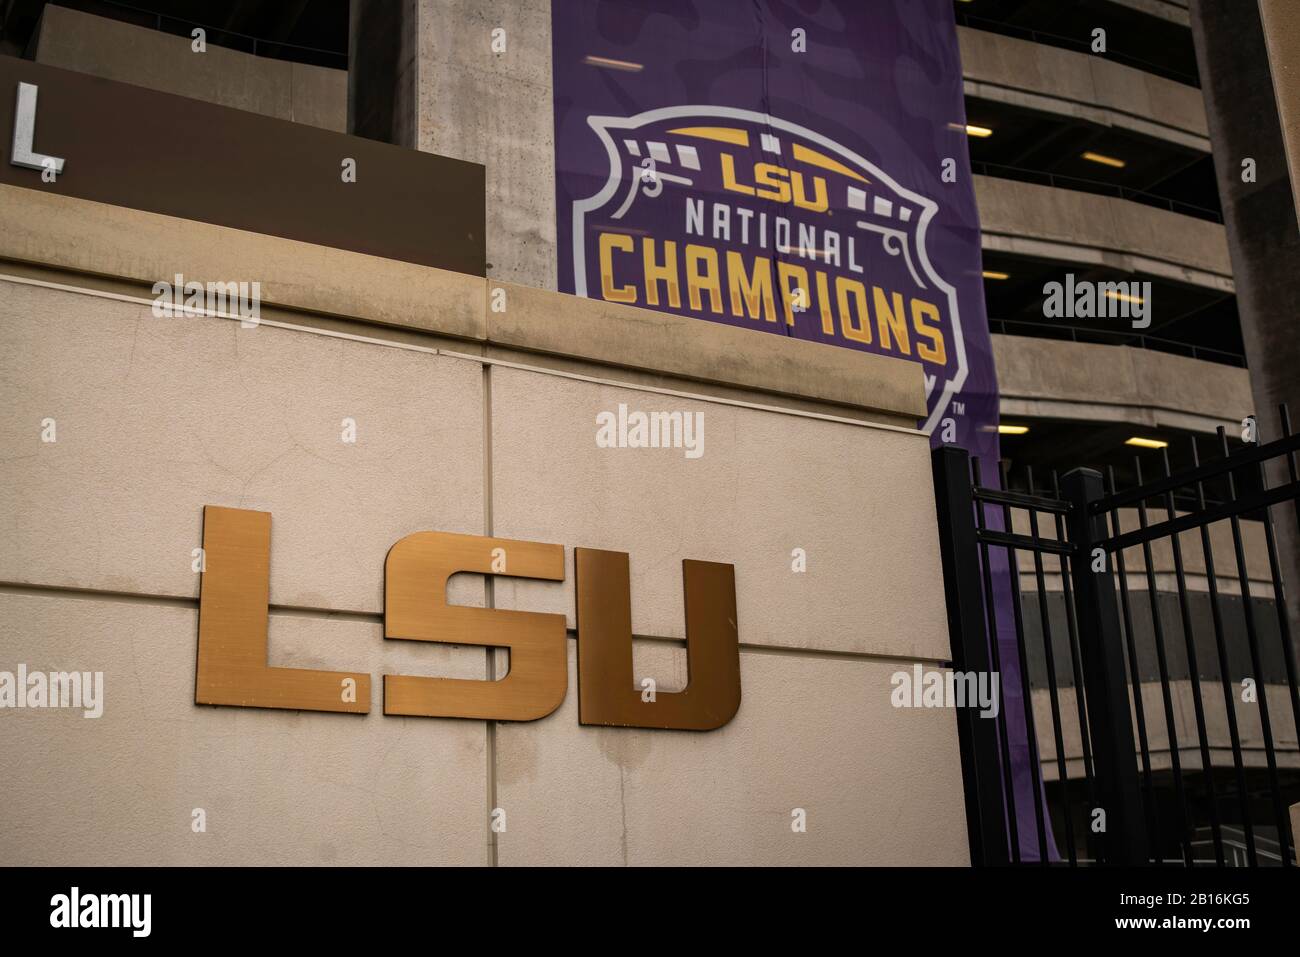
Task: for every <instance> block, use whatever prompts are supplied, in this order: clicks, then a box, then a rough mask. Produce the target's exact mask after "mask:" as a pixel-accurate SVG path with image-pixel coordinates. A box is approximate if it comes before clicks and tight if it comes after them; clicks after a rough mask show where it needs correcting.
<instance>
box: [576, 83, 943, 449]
mask: <svg viewBox="0 0 1300 957" xmlns="http://www.w3.org/2000/svg"><path fill="white" fill-rule="evenodd" d="M588 124H589V125H590V126H591V127H592V129H593V130H595V132H596V133H597V135H598V136H599V137H600V140H601V142H602V143H603V145H604V147H605V149H606V151H607V153H608V156H609V173H608V179H607V180H606V182H605V183H604V185H603V187H602V188H600V189H599V191H598V192H597V193H596V194H595V195H593V196H590V197H588V198H586V199H580V200H577V201H576V202H574V204H573V218H572V224H573V235H572V237H570V238H569V240H570V241H571V242H572V244H573V246H572V254H573V289H574V292H575V293H576V294H577V295H580V296H592V297H597V298H601V299H605V300H608V301H610V302H621V303H628V304H630V305H639V306H646V307H649V308H653V309H661V310H664V311H667V312H675V313H682V314H685V315H691V316H695V317H697V318H701V319H709V320H712V321H715V322H725V323H728V324H730V325H736V326H749V327H753V328H761V329H765V330H767V331H770V332H777V333H781V334H784V335H789V336H794V337H796V338H800V339H809V340H813V341H820V342H827V343H831V344H834V345H839V346H850V347H853V348H858V349H863V350H865V351H869V352H876V353H881V354H885V355H892V356H899V357H902V358H908V359H911V360H913V361H918V362H921V363H923V364H924V366H925V383H926V394H927V398H928V400H929V409H930V415H929V418H928V420H927V421H926V423H925V426H924V428H925V431H927V432H931V431H933V429H934V427H935V424H936V423H937V422H939V421H940V419H941V418H942V417H943V415H944V412H945V410H946V409H947V407H948V404H949V402H950V400H951V399H952V397H953V395H955V394H956V393H957V392H958V391H959V390H960V389H961V388H962V385H963V383H964V382H965V380H966V373H967V361H966V350H965V346H964V343H963V339H962V329H961V320H960V318H959V316H958V309H957V295H956V292H955V290H954V289H953V287H952V286H951V285H949V284H948V283H947V282H945V281H944V280H943V278H942V277H941V276H940V275H939V274H938V273H937V272H936V271H935V269H934V267H933V265H932V264H931V261H930V256H929V253H928V251H927V248H926V230H927V227H928V226H929V224H930V222H931V220H932V219H933V218H934V216H935V214H936V213H937V212H938V210H939V204H938V203H937V202H936V201H935V200H933V199H930V198H927V197H925V196H921V195H918V194H917V193H914V192H912V191H910V190H908V189H904V188H903V187H902V186H900V185H899V184H898V183H897V182H896V181H895V180H893V179H891V178H890V176H889V175H888V174H887V172H886V171H885V170H882V169H880V168H879V167H877V166H875V165H874V164H872V163H871V162H869V161H868V160H867V159H865V158H864V157H862V156H860V155H858V154H857V153H855V152H853V151H852V150H849V149H846V148H845V147H843V146H841V145H840V144H838V143H836V142H834V141H833V140H831V139H829V138H827V137H824V136H821V135H819V134H818V133H815V132H813V131H812V130H809V129H807V128H805V127H802V126H798V125H796V124H794V123H788V122H786V121H784V120H780V119H777V118H776V117H773V116H769V115H767V114H764V113H756V112H753V111H751V110H741V109H732V108H728V107H712V106H680V107H668V108H664V109H658V110H650V111H648V112H645V113H640V114H637V115H636V116H631V117H612V116H592V117H589V118H588ZM564 241H565V237H561V242H564Z"/></svg>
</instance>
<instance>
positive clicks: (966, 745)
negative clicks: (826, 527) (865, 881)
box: [931, 446, 1008, 866]
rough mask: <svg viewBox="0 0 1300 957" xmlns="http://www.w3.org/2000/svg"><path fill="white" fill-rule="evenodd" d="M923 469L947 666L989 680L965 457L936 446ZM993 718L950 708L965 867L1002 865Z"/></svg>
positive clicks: (1002, 809) (1004, 846) (1004, 851)
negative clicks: (939, 568)
mask: <svg viewBox="0 0 1300 957" xmlns="http://www.w3.org/2000/svg"><path fill="white" fill-rule="evenodd" d="M931 464H932V466H933V469H934V494H935V509H936V512H937V517H938V523H939V551H940V554H941V556H942V561H943V582H944V594H945V596H946V598H947V607H948V634H949V636H950V638H951V644H952V666H953V668H954V669H955V670H957V671H965V672H973V673H975V674H990V673H991V671H992V667H991V665H990V662H989V646H988V642H989V636H988V635H987V633H986V630H985V624H984V623H985V617H984V599H983V591H982V588H981V581H980V560H979V547H978V544H977V542H976V538H975V515H974V497H973V494H972V489H971V479H970V457H969V455H968V454H967V453H966V450H965V449H958V448H953V447H950V446H941V447H940V448H937V449H935V450H934V451H933V452H932V453H931ZM999 720H1000V718H991V719H986V718H981V717H980V715H979V709H978V708H973V707H965V708H959V709H957V737H958V742H959V744H960V746H961V770H962V782H963V784H964V787H965V792H966V832H967V834H968V835H969V838H970V859H971V864H973V865H985V866H992V865H999V864H1006V863H1007V862H1008V856H1007V855H1008V843H1007V818H1006V804H1005V802H1004V797H1003V793H1002V775H1001V767H1002V766H1001V763H1000V762H1001V755H1000V754H999V752H998V736H997V723H998V721H999Z"/></svg>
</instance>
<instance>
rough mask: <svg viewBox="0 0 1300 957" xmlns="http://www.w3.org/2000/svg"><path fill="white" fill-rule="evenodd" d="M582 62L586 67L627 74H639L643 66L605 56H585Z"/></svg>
mask: <svg viewBox="0 0 1300 957" xmlns="http://www.w3.org/2000/svg"><path fill="white" fill-rule="evenodd" d="M582 62H583V63H585V64H587V65H588V66H603V67H607V68H608V69H611V70H625V71H626V72H628V73H640V72H641V71H642V70H643V69H645V66H644V65H643V64H640V63H630V62H628V61H627V60H613V59H610V58H609V57H607V56H585V57H583V58H582Z"/></svg>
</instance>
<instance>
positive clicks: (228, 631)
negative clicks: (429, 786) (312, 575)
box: [194, 505, 370, 714]
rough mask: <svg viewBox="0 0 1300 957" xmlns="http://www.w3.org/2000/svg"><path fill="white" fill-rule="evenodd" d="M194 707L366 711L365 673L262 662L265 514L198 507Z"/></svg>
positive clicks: (267, 559) (267, 556) (267, 545)
mask: <svg viewBox="0 0 1300 957" xmlns="http://www.w3.org/2000/svg"><path fill="white" fill-rule="evenodd" d="M203 562H204V565H203V572H202V576H201V578H200V584H199V659H198V668H197V670H196V673H195V682H194V701H195V703H196V704H225V705H237V706H241V707H245V708H288V709H292V710H302V711H343V712H347V713H350V714H367V713H369V711H370V675H366V674H354V673H349V672H341V671H312V670H309V669H307V668H272V667H270V666H268V665H267V663H266V661H267V620H268V612H267V605H268V602H269V600H270V591H271V513H270V512H254V511H250V510H248V509H242V508H221V507H219V506H216V505H208V506H205V507H204V509H203Z"/></svg>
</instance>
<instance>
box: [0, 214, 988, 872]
mask: <svg viewBox="0 0 1300 957" xmlns="http://www.w3.org/2000/svg"><path fill="white" fill-rule="evenodd" d="M0 199H3V203H0V441H2V442H3V447H4V448H5V449H6V455H5V456H4V458H3V460H2V461H0V539H2V540H3V541H4V542H5V547H4V548H3V549H0V670H9V671H15V670H16V669H17V666H18V664H19V663H23V664H26V665H27V666H28V667H29V668H30V669H33V670H37V669H39V670H47V671H48V670H68V669H77V670H83V671H84V670H89V671H103V672H104V674H105V681H106V695H105V707H104V714H103V716H102V717H101V718H98V719H95V720H87V719H85V718H83V717H82V716H81V714H80V713H79V712H76V713H73V712H68V711H53V710H46V711H40V710H25V709H24V710H21V711H20V710H9V709H4V710H0V762H3V763H4V764H5V766H6V767H7V768H8V769H9V772H8V775H7V781H8V782H9V783H8V784H7V786H6V813H4V814H2V815H0V862H3V863H6V864H31V863H39V864H109V863H128V864H143V863H158V862H162V863H186V864H207V863H212V864H235V863H244V864H249V863H336V864H367V863H403V864H417V863H419V864H488V863H494V862H495V863H499V864H529V863H581V864H621V863H630V864H648V863H714V864H717V863H753V864H811V863H821V864H851V863H859V864H917V863H924V864H964V863H966V861H967V845H966V837H965V815H964V809H963V798H962V786H961V770H960V759H959V755H958V749H957V737H956V725H955V720H954V716H953V713H952V712H951V711H943V710H924V709H917V710H900V709H895V708H893V707H891V706H890V703H889V693H890V691H891V690H892V689H891V685H890V681H889V679H890V676H891V674H892V673H893V672H894V671H896V670H899V669H906V668H910V667H911V665H912V663H913V662H920V663H922V664H924V665H925V666H927V667H940V666H941V664H942V662H943V661H944V660H945V659H946V658H947V657H948V655H949V653H950V652H949V646H948V640H947V634H946V622H945V618H944V605H943V589H942V580H941V573H940V569H939V559H938V551H937V542H936V538H935V530H934V514H933V501H932V488H931V480H930V474H929V455H928V441H927V439H926V438H925V436H923V435H921V434H920V433H918V432H916V431H915V430H914V429H912V428H910V427H908V426H907V425H906V424H905V423H906V422H907V421H908V420H909V418H910V419H911V420H912V421H914V420H915V417H916V414H917V409H918V408H919V407H920V405H921V402H922V400H921V383H920V380H919V377H918V376H915V375H914V374H913V373H914V372H915V368H916V367H915V366H913V365H911V364H909V363H905V362H894V361H890V360H878V361H876V360H873V361H871V362H868V363H867V364H866V365H862V366H859V367H858V368H859V371H860V372H861V373H863V374H861V375H860V376H859V378H858V379H857V380H854V379H852V377H850V376H849V375H847V372H846V370H845V369H844V368H842V367H841V366H840V365H839V364H838V363H840V362H842V361H844V360H845V355H844V353H843V350H836V349H832V348H829V347H822V346H812V345H810V344H806V343H802V344H801V343H791V342H788V341H787V340H785V339H784V338H782V337H777V336H764V335H759V334H751V335H748V337H747V339H745V340H744V341H745V342H747V343H749V344H750V346H751V347H752V349H751V351H750V353H749V361H748V363H747V364H746V365H745V366H744V367H743V368H739V367H737V365H736V364H735V363H734V356H731V355H729V354H728V346H729V344H730V343H729V341H728V340H725V339H719V340H717V341H714V340H711V339H710V338H709V337H707V336H705V337H702V338H701V339H700V348H699V349H698V350H695V351H690V350H684V348H683V339H682V337H681V334H680V328H679V327H678V326H677V325H676V324H677V323H690V322H691V320H685V319H677V318H676V317H671V316H658V315H654V314H650V313H642V312H638V313H637V315H638V316H641V317H643V318H644V319H645V320H651V319H653V322H649V321H647V322H645V323H641V324H640V328H641V329H642V332H641V333H640V334H638V333H637V332H636V331H635V327H636V325H637V324H635V323H632V322H631V321H630V319H629V317H626V316H621V315H620V314H619V313H618V311H617V310H613V311H610V310H609V309H608V307H607V306H605V305H604V304H600V303H594V302H587V301H582V300H574V299H570V298H568V297H560V296H558V295H555V294H549V293H541V292H536V291H531V292H530V295H531V296H533V297H535V298H528V297H526V296H519V297H515V298H513V299H512V298H509V297H508V299H507V301H508V302H510V303H511V304H510V305H509V306H508V309H507V312H506V313H505V314H504V315H502V314H496V313H492V312H491V310H490V308H489V307H488V302H489V296H490V290H491V289H492V288H495V287H494V286H493V284H492V283H490V282H488V281H484V280H480V279H473V278H468V277H453V276H449V275H447V274H440V273H437V271H435V270H418V269H416V268H415V267H408V266H404V265H402V264H396V263H385V262H383V261H380V260H374V259H371V258H370V257H365V256H360V255H358V254H352V253H346V252H342V251H338V250H324V249H317V248H314V247H310V246H306V245H305V244H301V243H293V242H290V241H287V240H280V239H274V238H268V237H261V236H253V235H251V234H244V233H239V232H238V231H235V230H228V229H223V228H222V227H214V226H208V225H204V224H198V223H184V222H180V221H177V220H169V219H167V218H166V217H160V216H156V215H153V214H148V213H141V212H138V211H132V210H124V209H117V208H113V207H106V206H98V205H96V204H90V203H84V202H80V201H75V200H68V199H66V198H61V197H56V196H51V195H46V194H42V193H40V192H38V191H34V190H18V189H9V190H7V191H6V192H4V193H3V196H0ZM34 224H39V229H38V228H36V226H35V225H34ZM123 235H130V236H131V237H132V242H130V243H122V242H121V241H120V237H121V236H123ZM74 236H75V237H76V238H75V240H74V239H73V237H74ZM412 270H414V271H412ZM175 271H181V272H183V273H186V274H187V275H192V276H194V277H200V276H201V277H203V278H204V279H208V278H217V279H232V280H235V281H238V280H240V279H245V280H248V281H252V280H259V281H261V282H262V283H263V288H264V290H265V294H266V297H267V302H266V303H265V304H264V308H263V315H262V319H263V322H262V323H261V324H260V325H258V326H256V327H252V328H243V327H241V325H240V323H239V322H238V321H237V320H236V319H229V318H220V317H215V316H200V317H190V318H173V319H165V318H155V317H154V316H153V315H152V314H151V310H150V306H149V281H150V278H151V277H162V276H169V275H170V274H171V273H173V272H175ZM512 288H513V287H512ZM509 291H510V290H509V289H507V292H509ZM494 316H495V317H496V318H492V317H494ZM505 317H509V322H506V321H505ZM694 327H695V328H696V329H712V327H709V326H707V325H701V324H698V323H695V324H694ZM584 329H585V331H586V332H588V333H589V334H588V335H579V332H581V331H583V330H584ZM718 331H719V332H724V331H725V332H735V331H734V330H722V329H721V327H719V329H718ZM740 334H743V333H740ZM802 347H807V348H806V350H805V351H803V352H801V353H800V357H801V358H802V359H803V360H806V363H805V368H806V369H809V370H811V372H812V374H810V375H805V376H804V377H798V376H795V375H793V369H792V367H791V365H790V356H791V355H792V354H793V353H791V352H789V351H788V350H789V349H791V348H794V349H795V350H796V351H798V350H800V349H801V348H802ZM807 350H811V351H807ZM733 351H734V350H733ZM566 353H567V354H566ZM634 357H639V359H640V360H641V361H640V365H641V366H642V367H643V368H642V369H641V370H639V371H634V370H632V369H631V368H629V367H630V366H632V365H633V364H634V362H633V359H634ZM861 358H863V359H869V358H870V357H865V356H864V357H861ZM620 402H626V403H627V404H628V405H629V406H630V407H632V408H640V409H645V410H655V409H664V410H681V411H689V412H696V411H698V412H702V413H703V416H704V423H705V445H704V454H703V455H702V456H701V457H700V458H698V459H687V458H686V457H685V455H684V454H683V450H680V449H644V450H643V449H622V450H615V449H600V448H597V447H596V444H595V438H594V437H595V415H596V413H597V412H598V411H601V410H612V409H614V408H616V407H617V404H618V403H620ZM345 417H349V418H354V419H355V420H356V423H357V442H356V443H355V444H345V443H343V442H341V441H340V431H341V421H342V419H343V418H345ZM45 418H53V419H55V420H56V426H57V441H56V442H54V443H44V442H42V441H41V423H42V420H43V419H45ZM207 504H215V505H226V506H235V507H242V508H255V509H262V510H267V511H270V512H271V513H272V516H273V525H272V545H271V548H272V553H271V598H270V600H271V605H272V609H271V619H270V663H271V664H272V665H277V666H285V667H310V668H319V669H331V670H335V669H337V670H356V671H364V672H368V673H370V674H371V675H373V676H374V677H373V679H372V681H373V685H372V690H371V696H372V700H371V707H372V711H371V713H370V714H368V715H365V716H353V715H339V714H320V713H309V712H288V711H262V710H244V709H237V708H226V707H207V706H197V705H195V704H194V666H195V665H194V663H195V649H196V630H197V610H198V609H197V606H198V602H197V594H198V576H197V575H196V574H195V573H194V572H193V571H192V567H191V562H192V550H193V549H194V548H195V547H197V546H198V545H199V543H200V534H201V517H202V515H201V512H202V507H203V506H204V505H207ZM425 529H438V530H446V531H457V532H470V533H478V534H486V533H491V534H495V535H498V536H502V537H513V538H526V539H533V540H540V541H552V542H558V543H560V544H562V545H563V546H564V548H565V556H566V565H567V569H566V581H565V582H564V583H562V584H544V583H536V582H516V581H514V580H511V579H506V578H497V579H495V580H494V582H493V587H492V588H491V589H489V588H487V587H485V583H484V580H483V579H482V578H481V577H479V576H471V575H462V576H458V577H457V578H456V579H454V580H453V582H452V586H451V588H450V598H451V600H452V601H453V602H456V603H462V604H479V605H481V604H485V603H490V604H492V605H494V606H496V607H500V608H523V609H529V610H537V611H558V612H562V613H564V614H566V615H567V616H568V617H569V619H570V621H569V624H570V633H569V647H570V655H571V662H572V654H573V652H574V649H575V648H576V641H577V637H576V636H575V634H574V633H573V631H572V627H573V621H572V614H573V592H572V583H573V582H572V577H573V576H572V558H573V548H574V546H592V547H600V548H615V549H622V550H625V551H628V552H629V553H630V556H631V574H632V581H631V587H632V613H633V628H634V631H635V633H636V634H637V636H638V641H637V645H636V651H635V656H634V657H635V669H636V674H637V675H638V676H639V677H644V676H652V677H655V678H656V679H657V680H658V681H659V684H660V688H661V689H663V690H675V689H679V688H680V687H682V686H684V685H685V683H686V679H687V675H686V671H685V654H684V647H683V643H682V638H683V634H684V632H683V624H684V620H683V610H682V594H681V565H680V562H681V560H682V559H683V558H697V559H710V560H715V561H727V562H731V563H733V564H734V565H735V567H736V582H737V612H738V624H739V629H740V637H741V643H742V647H741V669H742V694H743V699H742V703H741V706H740V710H739V712H738V714H737V715H736V717H735V719H734V720H733V721H732V722H731V723H730V724H728V725H727V726H725V727H724V728H722V729H720V730H718V731H716V732H709V733H703V734H700V733H689V732H670V731H669V732H665V731H645V730H622V729H597V728H587V727H582V726H580V725H579V724H578V722H577V713H576V708H577V697H576V695H577V690H576V687H575V684H576V676H575V675H573V674H571V675H570V684H569V691H568V695H567V697H566V699H565V702H564V704H563V706H562V707H561V708H560V710H559V711H557V712H556V713H555V714H553V715H551V716H549V717H548V718H545V719H543V720H541V721H538V722H535V723H529V724H505V723H486V722H481V721H458V720H451V719H416V718H391V717H385V716H383V714H382V713H381V712H382V705H381V691H380V688H381V682H380V680H379V675H381V674H383V673H385V672H387V673H406V674H425V675H444V676H450V677H462V678H479V677H485V676H486V675H487V674H488V673H489V668H495V669H496V673H497V674H500V673H502V671H503V667H502V666H503V665H504V662H496V663H495V664H493V663H492V661H491V658H492V657H493V654H492V653H491V652H485V651H484V650H483V649H481V648H468V647H452V646H437V645H427V646H426V645H423V644H420V643H414V642H402V641H386V640H384V639H383V638H382V620H383V619H382V612H383V601H382V585H383V562H384V556H385V553H386V552H387V549H388V547H389V546H390V545H391V544H393V543H394V542H396V541H397V540H398V539H399V538H401V537H402V536H404V535H406V534H408V533H410V532H414V531H419V530H425ZM794 548H803V549H806V551H807V555H808V571H807V572H806V573H802V574H797V573H794V572H792V571H791V551H792V549H794ZM570 670H571V671H572V663H571V669H570ZM497 807H499V808H502V809H504V810H505V812H506V830H505V832H503V833H495V834H494V833H493V832H492V831H491V830H490V827H489V823H490V815H491V812H492V810H493V808H497ZM195 808H202V809H203V810H204V811H205V812H206V815H207V830H206V832H205V833H201V834H199V833H194V832H193V831H192V829H191V820H192V812H193V810H194V809H195ZM795 808H804V809H805V810H806V812H807V820H808V830H807V833H794V832H793V831H792V830H791V827H790V823H791V812H792V810H793V809H795Z"/></svg>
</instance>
